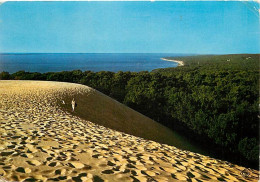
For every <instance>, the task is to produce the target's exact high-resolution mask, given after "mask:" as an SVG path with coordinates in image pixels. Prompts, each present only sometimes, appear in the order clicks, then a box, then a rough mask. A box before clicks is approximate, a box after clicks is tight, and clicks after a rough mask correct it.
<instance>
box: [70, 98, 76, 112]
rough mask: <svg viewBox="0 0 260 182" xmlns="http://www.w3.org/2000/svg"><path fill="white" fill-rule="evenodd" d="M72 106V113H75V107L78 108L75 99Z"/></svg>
mask: <svg viewBox="0 0 260 182" xmlns="http://www.w3.org/2000/svg"><path fill="white" fill-rule="evenodd" d="M71 106H72V112H74V110H75V106H76V102H75V100H74V98H73V99H72V101H71Z"/></svg>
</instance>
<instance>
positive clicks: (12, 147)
mask: <svg viewBox="0 0 260 182" xmlns="http://www.w3.org/2000/svg"><path fill="white" fill-rule="evenodd" d="M88 92H94V90H93V89H91V88H89V87H86V86H82V85H78V84H69V83H61V82H41V81H0V126H1V127H0V176H2V177H3V179H6V180H9V181H257V180H258V174H259V172H258V171H256V170H251V169H246V168H244V167H241V166H237V165H234V164H231V163H228V162H225V161H220V160H216V159H213V158H210V157H207V156H203V155H199V154H196V153H192V152H189V151H183V150H180V149H177V148H175V147H172V146H168V145H164V144H159V143H156V142H153V141H148V140H144V139H142V138H138V137H134V136H131V135H128V134H124V133H122V132H118V131H114V130H111V129H107V128H105V127H102V126H99V125H96V124H93V123H91V122H89V121H85V120H82V119H80V118H78V117H75V116H72V115H71V114H69V113H67V112H64V111H62V110H61V109H60V108H59V107H58V105H57V103H58V102H61V101H62V99H63V97H64V95H66V94H70V95H75V94H83V93H88ZM0 181H1V178H0Z"/></svg>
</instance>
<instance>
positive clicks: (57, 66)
mask: <svg viewBox="0 0 260 182" xmlns="http://www.w3.org/2000/svg"><path fill="white" fill-rule="evenodd" d="M175 56H185V55H183V54H170V53H160V54H159V53H156V54H155V53H150V54H149V53H142V54H138V53H66V54H65V53H59V54H57V53H56V54H50V53H31V54H18V53H16V54H13V53H12V54H11V53H9V54H0V72H2V71H7V72H9V73H14V72H17V71H21V70H23V71H29V72H40V73H45V72H58V71H71V70H82V71H87V70H90V71H94V72H97V71H112V72H118V71H134V72H140V71H152V70H154V69H157V68H168V67H176V66H177V63H175V62H169V61H164V60H161V58H163V57H175Z"/></svg>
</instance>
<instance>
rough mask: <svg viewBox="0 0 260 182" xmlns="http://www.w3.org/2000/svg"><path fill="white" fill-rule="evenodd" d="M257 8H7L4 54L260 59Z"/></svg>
mask: <svg viewBox="0 0 260 182" xmlns="http://www.w3.org/2000/svg"><path fill="white" fill-rule="evenodd" d="M254 8H255V9H259V4H258V3H256V2H238V1H235V2H233V1H222V2H202V1H200V2H5V3H3V4H2V5H1V6H0V52H2V53H7V52H9V53H14V52H19V53H33V52H41V53H61V52H68V53H197V54H228V53H260V41H259V40H260V26H259V12H257V11H254Z"/></svg>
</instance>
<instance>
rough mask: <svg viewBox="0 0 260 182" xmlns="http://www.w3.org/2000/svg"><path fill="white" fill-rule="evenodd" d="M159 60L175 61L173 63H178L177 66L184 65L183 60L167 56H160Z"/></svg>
mask: <svg viewBox="0 0 260 182" xmlns="http://www.w3.org/2000/svg"><path fill="white" fill-rule="evenodd" d="M161 60H164V61H170V62H175V63H178V66H184V62H183V61H180V60H175V59H169V58H161Z"/></svg>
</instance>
